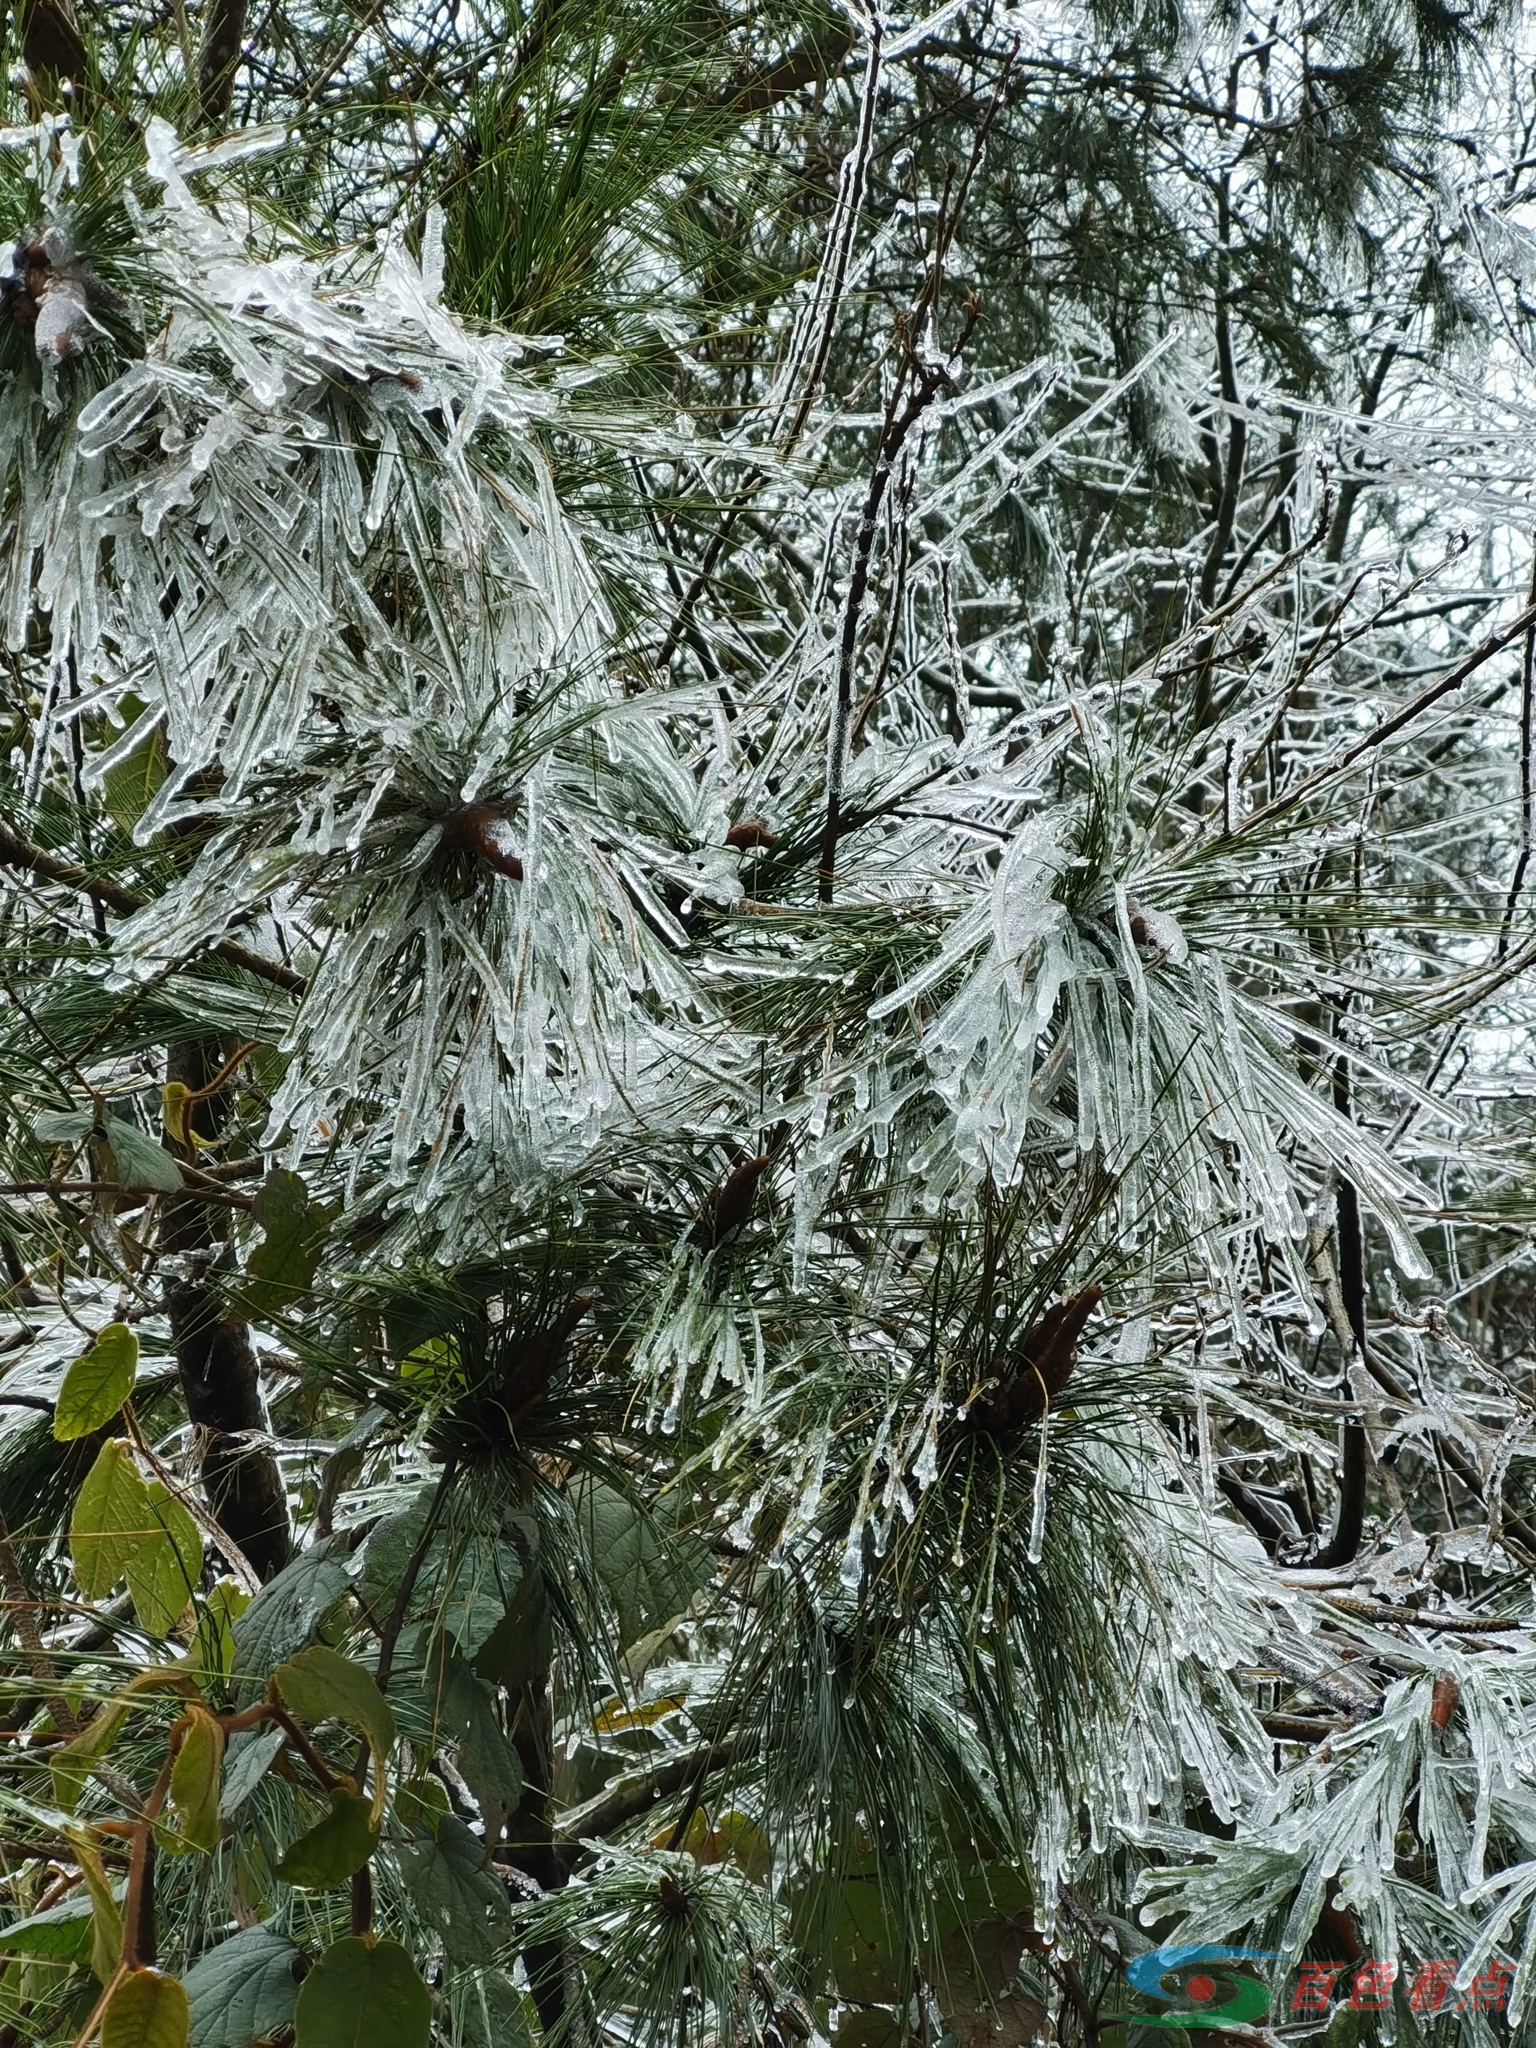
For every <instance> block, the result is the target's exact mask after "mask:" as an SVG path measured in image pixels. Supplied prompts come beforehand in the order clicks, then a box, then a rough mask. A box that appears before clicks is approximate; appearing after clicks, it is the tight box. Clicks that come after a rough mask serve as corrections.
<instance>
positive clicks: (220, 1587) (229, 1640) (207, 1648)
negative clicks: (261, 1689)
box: [192, 1579, 251, 1678]
mask: <svg viewBox="0 0 1536 2048" xmlns="http://www.w3.org/2000/svg"><path fill="white" fill-rule="evenodd" d="M250 1604H251V1596H250V1594H249V1593H247V1592H246V1590H245V1588H244V1587H243V1586H239V1585H236V1583H235V1581H234V1580H233V1579H219V1580H218V1581H217V1582H216V1583H215V1584H214V1585H213V1586H211V1587H210V1588H209V1591H208V1598H207V1599H206V1600H205V1601H204V1602H203V1605H202V1607H201V1609H200V1611H199V1613H198V1617H197V1640H196V1642H195V1643H194V1644H193V1646H192V1647H193V1652H194V1654H195V1656H196V1659H197V1664H198V1668H199V1669H200V1670H201V1671H202V1672H203V1673H204V1675H205V1676H207V1677H209V1678H228V1676H229V1674H230V1671H231V1669H232V1668H233V1666H234V1661H235V1623H236V1621H237V1620H238V1619H239V1618H240V1616H241V1615H242V1614H244V1612H245V1610H246V1608H247V1607H249V1606H250Z"/></svg>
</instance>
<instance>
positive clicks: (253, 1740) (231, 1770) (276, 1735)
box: [219, 1728, 283, 1820]
mask: <svg viewBox="0 0 1536 2048" xmlns="http://www.w3.org/2000/svg"><path fill="white" fill-rule="evenodd" d="M282 1746H283V1731H282V1729H281V1728H251V1729H248V1730H247V1731H246V1732H245V1733H244V1734H243V1735H237V1736H236V1737H235V1739H234V1741H233V1742H231V1744H230V1745H229V1750H228V1753H227V1756H226V1759H225V1764H224V1783H223V1786H222V1788H221V1790H220V1792H219V1818H220V1819H221V1820H230V1819H232V1818H233V1817H234V1815H235V1814H237V1813H238V1812H239V1811H240V1809H241V1807H242V1806H244V1804H245V1802H246V1800H247V1799H249V1798H250V1796H251V1794H252V1793H253V1792H254V1791H255V1790H256V1787H257V1786H258V1785H259V1784H260V1783H261V1781H262V1779H263V1778H264V1777H265V1776H266V1775H267V1772H268V1771H269V1770H270V1769H271V1767H272V1764H273V1762H274V1760H275V1759H276V1756H277V1753H278V1751H279V1750H280V1749H281V1748H282Z"/></svg>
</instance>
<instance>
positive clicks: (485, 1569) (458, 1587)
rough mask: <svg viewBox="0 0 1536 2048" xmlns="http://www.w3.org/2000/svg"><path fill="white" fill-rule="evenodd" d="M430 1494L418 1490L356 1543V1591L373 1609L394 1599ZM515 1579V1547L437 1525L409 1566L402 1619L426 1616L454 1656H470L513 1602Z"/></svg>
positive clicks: (518, 1568)
mask: <svg viewBox="0 0 1536 2048" xmlns="http://www.w3.org/2000/svg"><path fill="white" fill-rule="evenodd" d="M434 1491H435V1489H433V1488H430V1487H423V1488H422V1490H421V1492H420V1493H419V1494H418V1496H417V1498H416V1499H415V1500H414V1501H413V1502H412V1503H411V1505H410V1506H409V1507H408V1508H404V1509H402V1510H401V1511H400V1512H399V1513H397V1514H393V1515H387V1516H386V1517H385V1518H384V1520H383V1521H382V1522H380V1524H379V1525H378V1527H377V1528H376V1529H375V1530H373V1532H372V1533H371V1534H370V1536H369V1538H368V1541H367V1543H366V1545H365V1546H364V1549H363V1559H362V1573H361V1584H362V1588H363V1595H364V1598H365V1599H366V1600H367V1601H368V1603H369V1605H370V1606H372V1607H373V1608H375V1610H376V1611H378V1612H381V1613H386V1614H387V1613H388V1612H389V1610H390V1608H391V1607H392V1606H393V1604H394V1599H395V1594H396V1591H397V1589H398V1588H399V1586H400V1584H401V1581H402V1580H403V1578H404V1576H405V1574H406V1572H407V1571H408V1570H409V1568H410V1561H411V1558H412V1556H413V1555H414V1553H415V1551H416V1547H417V1545H418V1544H419V1543H420V1541H421V1535H422V1531H423V1529H424V1528H425V1526H426V1519H427V1515H428V1514H429V1512H430V1510H431V1496H432V1493H433V1492H434ZM522 1579H523V1566H522V1559H521V1558H520V1557H519V1555H518V1552H517V1547H516V1545H515V1544H512V1543H507V1542H504V1541H501V1540H499V1539H497V1538H496V1537H494V1536H483V1535H472V1536H470V1537H469V1538H468V1539H467V1540H461V1541H457V1542H455V1540H454V1539H453V1538H452V1537H451V1535H450V1534H449V1532H448V1531H447V1530H439V1531H438V1532H437V1533H436V1535H434V1537H433V1539H432V1541H431V1543H430V1544H429V1545H428V1546H427V1552H426V1556H425V1557H424V1558H423V1560H422V1562H421V1565H420V1568H419V1569H418V1571H417V1574H416V1581H415V1587H414V1591H413V1593H412V1597H411V1606H410V1614H409V1615H408V1616H407V1619H408V1620H411V1619H415V1618H417V1617H430V1619H431V1620H432V1622H433V1623H434V1624H435V1625H436V1626H438V1627H441V1628H443V1629H444V1630H446V1632H447V1634H448V1636H449V1638H450V1639H451V1641H452V1643H453V1647H454V1648H455V1649H456V1650H457V1651H458V1652H459V1654H460V1655H461V1656H473V1655H475V1654H476V1652H478V1651H479V1649H480V1648H481V1646H482V1645H483V1644H484V1643H485V1642H486V1641H487V1640H488V1639H489V1638H490V1637H491V1636H492V1635H493V1634H494V1633H495V1632H496V1630H498V1629H499V1628H500V1627H501V1626H502V1624H503V1622H504V1621H505V1619H506V1617H507V1615H508V1612H509V1608H510V1607H512V1606H514V1605H515V1604H516V1601H517V1598H518V1596H519V1588H520V1584H521V1582H522Z"/></svg>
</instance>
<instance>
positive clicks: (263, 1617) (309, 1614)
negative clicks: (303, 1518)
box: [231, 1536, 352, 1696]
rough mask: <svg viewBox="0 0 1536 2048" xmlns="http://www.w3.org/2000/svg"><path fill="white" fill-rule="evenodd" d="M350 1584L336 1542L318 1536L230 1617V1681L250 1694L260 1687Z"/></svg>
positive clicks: (301, 1644) (304, 1640) (342, 1552)
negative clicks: (232, 1641)
mask: <svg viewBox="0 0 1536 2048" xmlns="http://www.w3.org/2000/svg"><path fill="white" fill-rule="evenodd" d="M351 1583H352V1582H351V1579H350V1578H349V1576H348V1573H347V1563H346V1552H345V1549H344V1546H343V1545H342V1544H341V1543H340V1541H339V1540H338V1539H337V1538H335V1537H329V1536H328V1537H322V1539H321V1540H320V1541H319V1542H318V1543H314V1544H311V1545H310V1547H309V1549H308V1550H302V1551H300V1553H299V1555H298V1556H297V1557H296V1558H294V1559H293V1561H292V1563H291V1564H287V1565H285V1566H284V1567H283V1569H282V1570H281V1571H280V1572H279V1573H278V1574H277V1577H276V1578H274V1579H269V1580H268V1581H267V1583H266V1584H265V1585H264V1586H263V1587H262V1589H261V1591H260V1592H259V1593H258V1594H257V1595H256V1596H255V1598H254V1599H253V1600H252V1601H251V1604H250V1606H249V1607H247V1608H246V1610H245V1612H244V1613H243V1614H241V1615H239V1616H237V1617H236V1618H235V1620H234V1622H233V1629H234V1637H235V1659H234V1663H233V1665H232V1666H231V1677H232V1678H234V1679H235V1680H237V1681H239V1680H244V1681H245V1683H246V1685H247V1686H250V1687H252V1689H254V1686H255V1685H256V1684H258V1683H259V1684H261V1685H265V1684H266V1681H267V1676H268V1674H269V1673H270V1671H271V1670H272V1667H273V1665H274V1664H280V1663H281V1662H282V1660H283V1659H284V1658H285V1657H291V1656H292V1655H293V1653H294V1651H295V1650H300V1649H302V1648H303V1647H304V1645H305V1644H306V1643H307V1642H308V1641H309V1639H310V1637H311V1636H312V1635H313V1634H314V1632H315V1630H316V1628H317V1627H318V1626H319V1624H320V1622H321V1621H322V1620H323V1619H324V1617H325V1616H326V1615H327V1614H329V1612H330V1611H331V1609H332V1608H333V1607H334V1606H335V1605H336V1602H337V1601H338V1600H339V1599H340V1598H341V1596H342V1594H343V1593H345V1592H346V1590H347V1587H348V1586H349V1585H350V1584H351ZM247 1696H249V1695H247Z"/></svg>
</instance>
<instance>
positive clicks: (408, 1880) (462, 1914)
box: [398, 1814, 512, 1963]
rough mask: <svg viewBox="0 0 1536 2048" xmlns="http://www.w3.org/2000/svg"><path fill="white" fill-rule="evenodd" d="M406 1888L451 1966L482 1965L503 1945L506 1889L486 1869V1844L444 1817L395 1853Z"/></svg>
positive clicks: (508, 1920) (507, 1914)
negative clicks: (426, 1834)
mask: <svg viewBox="0 0 1536 2048" xmlns="http://www.w3.org/2000/svg"><path fill="white" fill-rule="evenodd" d="M398 1855H399V1861H400V1872H401V1875H402V1876H403V1877H404V1879H405V1888H406V1890H407V1891H408V1892H409V1893H410V1895H411V1901H412V1903H413V1904H414V1906H415V1907H416V1910H417V1911H418V1912H419V1913H420V1914H421V1916H422V1918H423V1920H425V1921H426V1922H427V1924H428V1925H429V1926H430V1927H433V1928H435V1929H436V1931H437V1933H438V1934H439V1935H440V1936H441V1938H442V1942H443V1947H444V1949H445V1950H446V1951H447V1954H448V1956H449V1958H450V1960H452V1961H454V1962H461V1963H484V1962H488V1961H489V1960H490V1958H491V1957H492V1956H493V1955H494V1954H495V1953H496V1950H497V1948H498V1947H499V1946H500V1945H501V1943H502V1942H503V1941H504V1940H505V1939H506V1936H507V1932H508V1930H509V1928H510V1925H511V1919H512V1913H511V1908H510V1906H509V1904H508V1900H507V1894H506V1889H505V1887H504V1886H503V1885H502V1883H501V1881H500V1879H499V1878H497V1877H495V1876H493V1875H492V1873H491V1872H490V1871H488V1870H487V1869H486V1868H485V1844H484V1843H483V1842H482V1841H481V1840H480V1838H479V1836H478V1835H474V1834H471V1833H470V1831H469V1829H468V1828H467V1827H465V1825H464V1823H463V1821H461V1820H457V1819H456V1818H455V1817H454V1816H453V1815H452V1814H445V1815H444V1816H443V1818H442V1819H441V1820H440V1821H439V1822H438V1824H437V1829H436V1832H435V1833H434V1834H432V1835H431V1836H429V1837H428V1838H427V1839H426V1840H425V1841H419V1842H408V1843H407V1844H406V1845H405V1846H404V1847H403V1848H402V1849H400V1850H399V1852H398Z"/></svg>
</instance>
